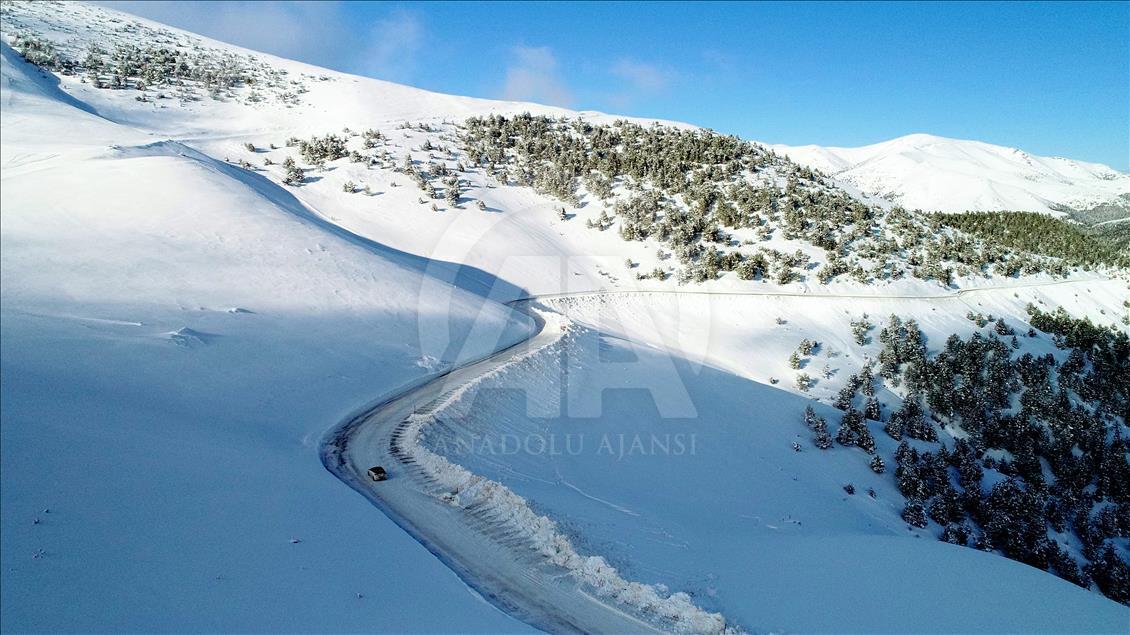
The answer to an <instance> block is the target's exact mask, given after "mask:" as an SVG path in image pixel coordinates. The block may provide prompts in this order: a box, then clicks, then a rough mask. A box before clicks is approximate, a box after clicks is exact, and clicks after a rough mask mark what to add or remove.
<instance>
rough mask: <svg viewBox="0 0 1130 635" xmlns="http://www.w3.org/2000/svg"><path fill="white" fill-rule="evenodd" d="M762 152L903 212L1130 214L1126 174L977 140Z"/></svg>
mask: <svg viewBox="0 0 1130 635" xmlns="http://www.w3.org/2000/svg"><path fill="white" fill-rule="evenodd" d="M770 147H772V148H773V149H774V150H776V151H777V152H779V153H782V154H785V155H786V156H788V157H789V158H791V159H792V160H794V161H796V162H798V163H801V164H804V165H808V166H810V167H812V168H815V169H818V170H820V171H822V172H824V173H826V174H829V175H831V176H834V177H836V178H837V179H839V180H841V181H844V182H846V183H850V184H851V185H854V186H856V187H858V188H859V189H860V190H862V191H863V192H864V193H866V194H868V195H871V196H877V197H881V198H886V199H888V200H891V201H893V202H896V203H898V204H900V205H902V206H904V207H907V208H911V209H914V208H918V209H922V210H926V211H935V210H937V211H943V212H962V211H967V210H974V211H984V210H1008V211H1031V212H1055V211H1065V210H1064V208H1071V209H1076V210H1087V209H1090V208H1093V207H1096V206H1098V205H1101V204H1105V203H1111V202H1115V203H1117V202H1119V201H1121V204H1122V206H1124V207H1127V209H1130V203H1128V202H1127V201H1126V200H1125V199H1126V198H1130V174H1125V173H1122V172H1118V171H1117V170H1114V169H1113V168H1110V167H1107V166H1105V165H1100V164H1098V163H1086V162H1083V161H1073V160H1071V159H1065V158H1063V157H1039V156H1035V155H1032V154H1029V153H1027V152H1024V151H1023V150H1018V149H1016V148H1007V147H1004V146H997V145H993V144H990V143H983V142H980V141H965V140H961V139H947V138H945V137H938V136H934V135H929V134H912V135H907V136H905V137H899V138H897V139H891V140H890V141H884V142H882V143H876V144H872V145H868V146H862V147H858V148H835V147H821V146H815V145H807V146H784V145H774V146H770Z"/></svg>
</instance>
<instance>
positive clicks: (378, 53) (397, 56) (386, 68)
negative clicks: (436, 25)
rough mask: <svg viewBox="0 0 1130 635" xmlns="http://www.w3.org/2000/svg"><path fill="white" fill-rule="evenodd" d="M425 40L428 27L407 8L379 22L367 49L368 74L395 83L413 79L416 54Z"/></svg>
mask: <svg viewBox="0 0 1130 635" xmlns="http://www.w3.org/2000/svg"><path fill="white" fill-rule="evenodd" d="M423 41H424V26H423V24H422V23H421V22H420V19H419V18H418V17H417V16H416V14H414V13H411V12H409V11H406V10H404V9H397V10H395V11H393V13H392V14H391V15H389V16H388V17H387V18H384V19H381V20H378V21H377V22H376V24H374V25H373V28H372V29H371V31H370V33H369V41H368V42H367V44H366V46H365V51H366V52H365V56H364V68H365V70H364V72H365V74H367V75H372V76H374V77H379V78H381V79H387V80H392V81H397V80H400V81H404V80H406V79H408V78H409V77H411V75H412V71H413V70H414V69H415V67H416V55H417V53H418V52H419V50H420V46H421V44H422V43H423Z"/></svg>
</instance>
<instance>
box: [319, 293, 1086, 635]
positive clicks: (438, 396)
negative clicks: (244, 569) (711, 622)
mask: <svg viewBox="0 0 1130 635" xmlns="http://www.w3.org/2000/svg"><path fill="white" fill-rule="evenodd" d="M1072 282H1077V283H1080V284H1085V283H1088V282H1095V281H1093V280H1079V281H1052V282H1043V283H1032V284H1025V285H1015V286H1007V287H988V288H979V289H968V290H963V291H958V292H949V293H946V294H939V295H936V296H915V295H908V296H885V297H882V299H885V300H900V299H902V300H912V299H913V300H918V299H943V298H951V299H952V298H959V297H961V296H963V295H967V294H970V293H975V292H986V291H994V290H995V291H1001V290H1005V289H1015V288H1025V287H1039V286H1052V285H1059V284H1065V283H1068V284H1069V283H1072ZM635 293H645V294H649V293H659V294H662V293H664V292H662V291H659V292H655V291H611V290H610V291H586V292H578V293H561V294H547V295H545V296H539V297H537V298H534V297H530V298H523V299H520V300H515V301H512V302H510V303H509V305H510V306H511V307H512V308H515V309H516V310H519V311H522V312H524V313H526V314H527V315H529V316H530V317H532V318H533V319H534V320H535V322H536V324H537V330H536V332H535V333H534V334H533V335H532V336H531V337H530V338H528V339H526V340H524V341H522V342H519V343H517V344H514V345H512V346H510V347H508V348H505V349H503V350H500V351H498V352H496V353H494V354H492V355H490V356H488V357H486V358H483V359H480V360H477V361H473V362H470V363H468V364H466V365H464V366H461V367H458V368H454V369H452V370H450V371H447V372H445V373H442V374H440V375H439V376H436V377H432V378H429V379H427V380H425V381H424V383H421V384H418V385H416V386H414V387H411V388H409V389H407V390H406V391H405V392H402V393H400V394H398V395H394V396H392V397H389V398H388V399H387V400H385V401H383V402H381V403H378V404H376V405H374V406H372V407H370V408H368V409H366V410H365V411H364V412H362V413H360V414H358V415H356V416H354V417H352V418H350V419H348V420H347V421H345V422H343V423H341V424H339V425H338V426H336V427H335V428H333V429H332V430H331V431H330V432H329V433H328V434H327V435H326V437H325V438H324V439H323V442H322V446H321V451H320V453H321V459H322V464H323V465H324V466H325V467H326V469H327V470H329V471H330V472H331V473H332V474H334V475H335V476H336V477H338V478H339V479H341V480H342V481H343V482H344V483H346V484H347V485H349V486H350V487H351V488H353V489H354V490H356V491H357V492H359V493H360V494H361V495H363V496H364V497H365V498H367V499H368V500H369V501H371V502H372V503H373V504H374V505H375V506H376V507H378V508H379V509H380V510H381V511H383V512H384V513H385V514H386V515H387V516H388V517H389V518H391V519H392V520H393V521H394V522H395V523H396V524H397V525H399V526H400V527H401V528H402V529H404V530H405V531H407V532H408V533H409V534H410V535H411V536H412V537H413V538H415V539H416V540H417V541H419V542H420V543H421V544H422V545H424V547H425V548H427V549H428V550H429V551H431V552H432V553H433V554H434V555H435V556H436V557H438V558H439V559H440V560H441V561H442V562H443V563H444V564H446V565H447V566H448V567H450V568H451V569H452V570H453V571H454V572H455V573H456V574H457V575H458V576H459V577H460V578H461V579H462V580H463V581H464V582H465V583H466V584H467V585H468V586H470V587H471V588H472V589H474V590H475V591H477V592H478V593H479V594H480V595H481V596H482V597H484V598H485V599H487V600H488V601H490V602H491V603H492V604H494V605H495V606H497V607H498V608H499V609H501V610H503V611H505V612H507V613H508V614H510V615H512V616H514V617H516V618H518V619H520V620H522V621H524V622H526V623H528V624H530V625H532V626H534V627H536V628H538V629H541V630H543V631H547V632H553V633H640V632H662V630H663V629H662V627H660V626H657V622H655V621H654V620H652V619H648V618H646V617H644V615H643V614H642V613H641V612H640V611H638V610H634V609H633V608H631V607H629V606H627V605H621V604H620V603H618V602H615V601H613V600H609V599H607V598H601V597H597V596H596V595H595V594H594V590H593V589H592V588H587V587H586V586H585V585H584V584H582V583H580V582H578V581H577V578H576V577H575V576H574V575H572V572H571V571H570V570H568V569H565V568H564V567H561V566H557V565H554V564H552V563H551V562H549V561H547V559H546V558H545V557H544V556H542V555H541V554H539V553H538V552H537V551H536V549H535V548H534V546H533V545H531V544H528V543H526V542H525V540H524V537H523V536H521V535H515V532H513V531H507V530H506V527H505V520H506V519H499V518H497V516H492V515H491V511H492V510H474V509H471V508H465V507H461V506H458V505H453V504H451V503H450V502H447V501H445V495H446V494H448V492H447V491H446V490H445V488H444V487H443V486H442V485H441V484H440V483H438V482H437V480H436V479H435V478H434V476H433V475H432V474H430V473H429V472H428V471H427V470H425V469H424V468H423V467H422V466H420V465H418V464H417V462H416V460H415V458H414V456H413V455H412V454H411V453H410V452H406V451H405V449H404V447H403V445H402V443H401V438H400V437H401V435H402V433H403V432H404V430H405V428H406V427H407V426H408V425H409V423H410V422H409V420H410V418H411V417H413V415H414V414H417V415H428V414H429V413H430V412H431V411H432V410H434V409H435V408H436V407H437V405H438V404H441V403H443V402H444V401H445V399H446V398H447V397H449V396H450V395H451V394H452V393H453V392H454V391H456V390H458V389H460V388H462V387H464V386H466V385H467V384H469V383H471V382H474V381H475V380H476V379H478V378H480V377H482V376H484V375H486V374H488V373H490V372H492V371H494V370H496V369H498V368H500V367H502V366H504V365H506V364H508V363H511V362H513V361H515V360H517V359H519V358H521V357H523V356H525V355H527V354H530V353H532V352H534V351H537V350H539V349H541V348H543V347H545V346H548V345H550V344H552V343H554V342H555V341H557V340H558V339H559V338H560V337H561V329H559V328H556V327H554V328H546V324H545V321H544V320H542V319H541V318H540V317H538V315H537V314H536V313H535V312H533V311H531V310H530V306H531V304H532V303H534V302H536V301H537V300H538V299H547V300H548V299H558V298H570V297H578V296H601V295H631V294H635ZM667 293H688V292H667ZM689 293H691V294H698V293H697V292H689ZM703 294H704V295H709V294H705V293H703ZM714 295H728V294H714ZM734 295H738V294H734ZM740 295H760V296H766V297H771V296H796V297H810V298H821V297H823V298H827V297H847V298H875V297H876V296H866V295H852V294H841V295H834V294H815V293H813V294H805V293H792V292H763V293H743V294H740ZM374 465H381V466H384V467H385V468H386V469H387V470H388V472H389V480H387V481H383V482H380V483H374V482H372V481H371V480H370V479H369V478H368V476H367V473H366V472H367V470H368V468H369V467H371V466H374ZM476 512H481V513H476ZM726 628H727V630H730V629H731V628H732V627H729V626H727V627H726Z"/></svg>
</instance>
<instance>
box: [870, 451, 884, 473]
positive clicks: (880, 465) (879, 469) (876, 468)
mask: <svg viewBox="0 0 1130 635" xmlns="http://www.w3.org/2000/svg"><path fill="white" fill-rule="evenodd" d="M871 471H872V472H874V473H876V474H882V473H883V472H886V471H887V464H886V463H884V462H883V459H882V458H881V457H880V456H879V455H878V454H876V455H875V456H874V457H872V459H871Z"/></svg>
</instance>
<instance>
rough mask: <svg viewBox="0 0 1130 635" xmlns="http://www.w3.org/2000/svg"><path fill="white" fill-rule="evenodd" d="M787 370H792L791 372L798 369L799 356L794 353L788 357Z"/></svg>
mask: <svg viewBox="0 0 1130 635" xmlns="http://www.w3.org/2000/svg"><path fill="white" fill-rule="evenodd" d="M789 368H792V369H793V370H797V369H799V368H800V356H799V355H797V354H796V352H795V351H794V352H793V354H792V355H789Z"/></svg>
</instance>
